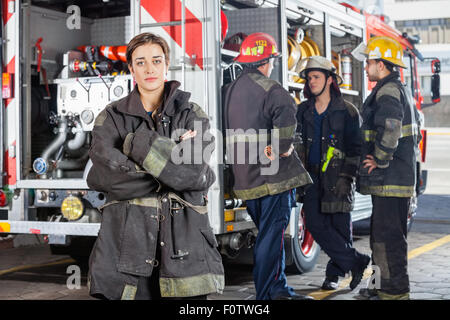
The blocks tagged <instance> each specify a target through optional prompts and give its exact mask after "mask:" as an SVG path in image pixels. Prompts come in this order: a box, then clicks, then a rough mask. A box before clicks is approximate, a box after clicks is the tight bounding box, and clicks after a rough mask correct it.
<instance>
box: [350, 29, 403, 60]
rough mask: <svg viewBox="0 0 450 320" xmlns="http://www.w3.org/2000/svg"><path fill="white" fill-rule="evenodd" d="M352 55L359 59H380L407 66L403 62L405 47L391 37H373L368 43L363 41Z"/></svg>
mask: <svg viewBox="0 0 450 320" xmlns="http://www.w3.org/2000/svg"><path fill="white" fill-rule="evenodd" d="M352 55H353V56H354V57H355V58H356V59H358V60H363V59H364V58H366V59H369V60H370V59H380V60H384V61H386V62H389V63H391V64H393V65H395V66H397V67H401V68H406V65H405V64H404V63H403V48H402V46H401V45H400V43H399V42H398V41H397V40H395V39H393V38H391V37H384V36H383V37H372V38H370V39H369V41H368V42H367V45H364V43H361V44H360V45H359V46H358V47H357V48H356V49H355V50H353V51H352Z"/></svg>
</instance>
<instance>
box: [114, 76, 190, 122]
mask: <svg viewBox="0 0 450 320" xmlns="http://www.w3.org/2000/svg"><path fill="white" fill-rule="evenodd" d="M180 85H181V84H180V82H178V81H167V82H166V83H165V84H164V93H163V103H162V104H161V106H160V107H159V108H158V109H157V110H156V113H157V114H159V113H161V112H164V114H165V115H167V116H169V117H170V116H173V115H174V114H175V112H176V111H177V110H178V109H179V108H180V107H182V106H183V105H185V102H187V101H188V100H189V98H190V96H191V94H190V93H189V92H185V91H181V90H179V89H178V88H179V87H180ZM117 110H118V111H120V112H122V113H126V114H129V115H132V116H137V117H141V118H144V119H148V115H147V111H145V109H144V106H143V105H142V102H141V99H140V94H139V88H138V86H137V85H136V86H135V87H134V89H133V91H131V93H130V94H129V95H128V96H127V97H125V98H124V99H122V100H120V101H119V102H118V104H117Z"/></svg>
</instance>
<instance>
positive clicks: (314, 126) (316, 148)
mask: <svg viewBox="0 0 450 320" xmlns="http://www.w3.org/2000/svg"><path fill="white" fill-rule="evenodd" d="M301 63H302V64H303V65H304V68H303V70H301V72H300V77H301V78H303V79H305V80H306V84H305V87H304V96H305V97H306V98H307V99H308V100H307V101H304V102H303V103H301V104H300V105H299V107H298V111H297V137H298V139H297V141H296V142H298V144H297V143H296V150H297V152H298V154H299V156H300V159H301V160H302V162H303V163H305V167H306V169H307V170H308V172H309V174H310V175H311V177H312V180H313V182H314V184H313V185H312V186H311V187H309V188H308V189H307V190H306V193H305V195H304V197H303V209H304V212H305V220H306V227H307V228H308V230H309V232H310V233H311V235H312V236H313V238H314V240H315V241H316V242H317V243H318V244H319V245H320V247H321V248H322V249H323V250H324V251H325V252H326V254H327V255H328V256H329V257H330V260H329V262H328V264H327V268H326V277H325V281H324V282H323V284H322V289H323V290H336V289H337V287H338V280H339V277H344V276H345V274H346V273H348V272H349V271H351V272H352V281H351V283H350V288H351V289H352V290H353V289H354V288H355V287H356V286H357V285H358V284H359V283H360V282H361V279H362V276H363V273H364V270H365V269H366V267H367V265H368V264H369V261H370V257H369V256H368V255H366V254H362V253H359V252H358V251H356V249H355V248H353V240H352V228H351V224H352V220H351V215H350V212H351V210H352V209H353V203H354V194H355V181H356V175H357V171H358V166H359V160H360V155H361V137H360V115H359V112H358V109H357V108H356V107H355V106H354V105H352V104H351V103H349V102H347V101H345V100H344V99H343V98H342V94H341V91H340V89H339V84H340V83H341V82H342V79H341V77H340V76H339V75H337V74H336V68H335V67H334V66H333V64H332V63H331V62H330V61H329V60H327V59H326V58H324V57H320V56H313V57H310V58H306V59H304V60H303V61H302V62H301Z"/></svg>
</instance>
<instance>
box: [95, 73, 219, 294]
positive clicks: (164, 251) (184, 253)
mask: <svg viewBox="0 0 450 320" xmlns="http://www.w3.org/2000/svg"><path fill="white" fill-rule="evenodd" d="M179 86H180V83H179V82H177V81H169V82H167V83H166V84H165V89H164V102H163V104H162V106H161V107H160V108H159V109H158V110H157V111H155V112H156V115H155V116H154V118H153V119H154V120H153V119H152V118H150V117H149V116H148V114H147V113H146V111H145V110H144V108H143V106H142V103H141V101H140V97H139V92H138V90H137V86H136V87H135V88H134V90H133V91H132V92H131V93H130V94H129V95H128V96H127V97H125V98H123V99H121V100H119V101H116V102H113V103H111V104H110V105H108V106H107V107H106V108H105V109H104V110H103V111H102V112H101V113H100V114H99V116H98V117H97V118H96V120H95V126H94V129H93V131H92V137H93V139H92V145H91V149H90V152H89V155H90V158H91V160H92V162H93V167H92V169H91V170H90V172H89V175H88V179H87V182H88V185H89V187H90V188H92V189H94V190H97V191H101V192H104V193H105V194H106V203H105V205H104V206H102V208H100V209H101V212H102V224H101V228H100V232H99V235H98V238H97V241H96V243H95V246H94V248H93V251H92V253H91V257H90V261H89V275H88V283H89V289H90V294H91V295H94V296H97V295H99V296H104V297H106V298H108V299H149V298H151V296H150V290H149V286H148V285H142V284H143V283H144V284H145V283H146V281H147V280H148V279H149V277H150V276H151V275H152V272H158V273H159V286H160V293H161V296H162V297H189V296H198V295H205V294H209V293H215V292H219V293H220V292H222V290H223V288H224V270H223V266H222V260H221V256H220V254H219V252H218V250H217V242H216V238H215V235H214V233H213V230H212V228H211V227H210V225H209V221H208V214H207V210H206V195H207V191H208V188H209V187H210V186H211V185H212V183H213V182H214V181H215V175H214V173H213V171H212V169H211V168H210V167H209V166H208V164H207V162H206V161H207V160H208V159H205V158H204V157H202V156H203V150H204V149H205V148H207V147H208V148H211V146H212V143H213V142H211V139H210V140H209V142H208V141H206V140H207V139H202V135H203V134H204V133H205V132H206V131H207V130H208V129H209V121H208V117H207V115H206V114H205V113H204V112H203V111H202V109H201V108H200V107H199V106H198V105H196V104H194V103H192V102H189V98H190V94H189V93H187V92H183V91H181V90H179V89H178V87H179ZM177 129H180V130H179V132H178V133H176V130H177ZM189 129H191V130H197V136H196V137H195V138H191V139H188V140H185V141H182V142H180V141H177V140H179V139H178V138H173V137H172V138H171V136H175V137H179V136H181V135H182V134H183V133H185V132H186V131H187V130H189ZM199 131H200V132H199ZM177 148H178V149H177ZM180 148H181V149H182V150H183V151H180ZM189 148H190V149H189ZM212 148H213V147H212ZM189 150H190V151H191V153H190V155H191V156H192V157H191V159H190V160H191V161H192V162H193V163H192V162H189V157H187V158H185V161H179V160H180V157H177V155H178V156H180V155H185V156H186V155H189ZM211 150H212V149H211ZM194 151H195V152H197V153H201V155H200V158H198V155H199V154H196V155H195V154H193V153H192V152H194ZM194 156H197V158H196V160H195V159H194V160H195V161H194V160H192V158H193V157H194ZM177 159H178V160H177ZM157 249H158V250H157Z"/></svg>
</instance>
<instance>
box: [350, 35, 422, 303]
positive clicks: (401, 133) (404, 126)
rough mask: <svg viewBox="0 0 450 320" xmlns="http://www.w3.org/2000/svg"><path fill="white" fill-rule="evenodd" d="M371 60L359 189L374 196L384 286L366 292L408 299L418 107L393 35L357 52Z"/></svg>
mask: <svg viewBox="0 0 450 320" xmlns="http://www.w3.org/2000/svg"><path fill="white" fill-rule="evenodd" d="M353 55H354V56H355V57H356V58H357V59H359V60H361V59H364V58H365V59H366V67H365V70H366V72H367V75H368V78H369V80H370V81H376V82H377V84H376V86H375V88H373V90H372V92H371V94H370V95H369V96H368V97H367V99H366V101H365V102H364V105H363V109H362V117H363V125H362V128H361V129H362V134H363V139H364V143H363V149H362V150H363V152H362V158H361V160H362V163H361V168H360V173H359V179H358V191H359V192H360V193H362V194H370V195H372V204H373V209H372V210H373V211H372V217H371V232H370V247H371V249H372V263H373V264H374V265H376V266H378V267H379V268H380V273H381V274H380V275H381V288H376V289H361V291H360V293H361V294H362V295H365V296H367V297H370V296H373V298H377V299H409V278H408V271H407V241H406V237H407V217H408V212H409V206H410V201H411V197H412V196H413V195H414V188H415V184H416V182H415V177H416V174H415V170H416V155H415V143H417V133H416V131H417V130H416V128H415V123H416V122H415V120H414V115H415V113H414V107H413V106H412V105H411V104H410V103H409V102H408V98H407V95H406V94H405V91H404V88H403V86H402V83H401V82H400V74H399V72H397V71H396V69H395V68H396V67H401V68H406V66H405V65H404V63H403V61H402V59H403V49H402V47H401V45H400V44H399V43H398V42H397V41H396V40H394V39H392V38H389V37H373V38H371V39H370V40H369V41H368V43H367V46H366V45H364V44H363V43H362V44H361V45H360V46H359V47H358V48H356V49H355V50H354V51H353Z"/></svg>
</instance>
